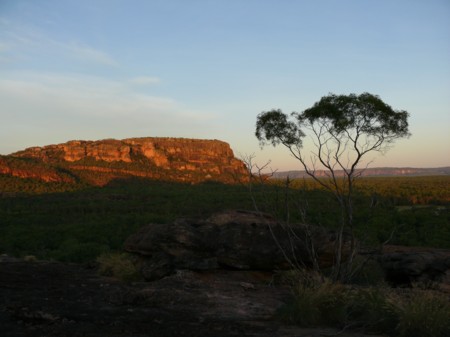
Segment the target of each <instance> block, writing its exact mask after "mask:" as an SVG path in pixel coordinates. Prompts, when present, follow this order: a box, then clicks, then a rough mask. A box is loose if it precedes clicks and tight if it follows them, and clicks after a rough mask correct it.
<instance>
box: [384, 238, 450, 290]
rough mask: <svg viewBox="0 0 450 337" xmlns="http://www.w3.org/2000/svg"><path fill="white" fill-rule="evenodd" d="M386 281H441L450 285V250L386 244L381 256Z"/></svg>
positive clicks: (403, 282)
mask: <svg viewBox="0 0 450 337" xmlns="http://www.w3.org/2000/svg"><path fill="white" fill-rule="evenodd" d="M379 261H380V264H381V267H382V268H383V269H384V272H385V275H386V281H388V282H389V283H391V284H393V285H396V286H403V285H406V286H408V285H412V284H414V283H430V282H434V283H436V284H438V283H441V284H442V285H443V286H445V287H450V250H448V249H435V248H421V247H404V246H389V245H387V246H385V247H384V248H383V252H382V254H381V256H380V258H379Z"/></svg>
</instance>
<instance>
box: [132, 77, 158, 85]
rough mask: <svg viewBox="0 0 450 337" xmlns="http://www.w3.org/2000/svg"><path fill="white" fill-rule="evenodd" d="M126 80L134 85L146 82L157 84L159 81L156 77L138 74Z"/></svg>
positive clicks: (145, 83)
mask: <svg viewBox="0 0 450 337" xmlns="http://www.w3.org/2000/svg"><path fill="white" fill-rule="evenodd" d="M128 82H130V83H131V84H136V85H147V84H157V83H159V82H160V80H159V78H158V77H151V76H138V77H133V78H131V79H129V80H128Z"/></svg>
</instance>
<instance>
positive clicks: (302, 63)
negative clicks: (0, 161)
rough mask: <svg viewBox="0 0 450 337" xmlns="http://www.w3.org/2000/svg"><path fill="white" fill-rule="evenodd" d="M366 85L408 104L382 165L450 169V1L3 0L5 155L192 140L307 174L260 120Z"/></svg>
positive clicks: (0, 136) (0, 84) (1, 148)
mask: <svg viewBox="0 0 450 337" xmlns="http://www.w3.org/2000/svg"><path fill="white" fill-rule="evenodd" d="M363 92H369V93H371V94H374V95H378V96H380V98H381V99H382V100H383V101H384V102H386V103H387V104H389V105H390V106H392V107H393V108H394V109H396V110H406V111H408V112H409V113H410V119H409V124H410V132H411V134H412V136H411V137H410V138H407V139H401V140H398V141H397V142H396V143H395V144H394V146H393V147H392V148H391V149H390V151H389V152H387V153H386V154H384V155H378V154H374V155H373V156H372V158H371V159H373V162H372V163H371V166H372V167H383V166H388V167H442V166H450V149H449V146H450V132H449V131H450V1H448V0H427V1H423V0H396V1H393V0H377V1H371V0H316V1H308V0H189V1H187V0H178V1H177V0H160V1H158V0H147V1H145V0H142V1H140V0H39V1H36V0H0V154H3V155H6V154H9V153H12V152H15V151H19V150H22V149H24V148H27V147H31V146H44V145H49V144H57V143H63V142H66V141H69V140H74V139H82V140H99V139H105V138H116V139H123V138H131V137H185V138H202V139H219V140H223V141H225V142H227V143H229V144H230V145H231V148H232V149H233V151H234V153H235V155H236V156H239V157H248V156H253V157H254V162H255V163H257V164H259V165H263V164H265V163H266V162H267V161H269V160H270V167H271V168H272V169H274V170H281V171H283V170H296V169H300V166H299V163H298V162H297V161H296V160H295V159H294V158H292V157H291V156H290V155H289V153H288V151H287V150H285V149H284V148H282V147H277V148H273V147H265V148H264V149H261V148H260V146H259V142H258V140H257V139H256V137H255V136H254V132H255V123H256V116H257V115H258V114H259V113H260V112H262V111H268V110H271V109H281V110H283V112H286V113H291V112H293V111H297V112H301V111H303V110H305V109H307V108H309V107H311V106H312V105H313V104H314V103H315V102H317V101H318V100H320V98H321V97H323V96H325V95H328V94H329V93H334V94H345V95H347V94H351V93H356V94H361V93H363ZM305 150H308V149H307V148H305Z"/></svg>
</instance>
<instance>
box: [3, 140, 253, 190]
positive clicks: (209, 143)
mask: <svg viewBox="0 0 450 337" xmlns="http://www.w3.org/2000/svg"><path fill="white" fill-rule="evenodd" d="M8 157H12V158H17V159H32V160H34V161H35V162H41V163H44V164H45V165H47V167H50V168H53V169H56V170H57V169H58V168H63V169H64V170H69V171H70V172H71V173H73V174H74V175H75V176H77V175H78V174H77V172H80V171H84V172H100V173H104V174H108V178H107V179H100V180H99V181H101V183H105V180H106V182H107V181H109V180H110V179H113V178H117V177H124V176H138V177H148V178H154V179H165V180H171V181H182V182H194V183H195V182H201V181H205V180H215V181H221V182H233V181H236V179H239V180H242V179H245V177H246V175H247V170H246V168H245V164H244V163H243V162H242V161H241V160H238V159H236V158H235V157H234V154H233V151H232V150H231V148H230V146H229V144H227V143H225V142H223V141H219V140H202V139H185V138H151V137H147V138H128V139H122V140H115V139H106V140H99V141H82V140H75V141H69V142H67V143H63V144H56V145H48V146H43V147H31V148H27V149H25V150H23V151H19V152H16V153H13V154H11V155H10V156H8ZM0 172H1V173H4V174H11V175H16V176H20V175H19V174H18V173H17V172H16V171H15V170H13V169H11V168H8V169H7V168H6V165H2V163H0ZM85 175H86V174H85Z"/></svg>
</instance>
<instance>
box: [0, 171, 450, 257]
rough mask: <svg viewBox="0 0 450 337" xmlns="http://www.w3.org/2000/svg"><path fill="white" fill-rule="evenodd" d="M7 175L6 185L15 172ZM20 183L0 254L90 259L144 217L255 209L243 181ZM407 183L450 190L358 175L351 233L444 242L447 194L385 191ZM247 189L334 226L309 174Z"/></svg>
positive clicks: (7, 206)
mask: <svg viewBox="0 0 450 337" xmlns="http://www.w3.org/2000/svg"><path fill="white" fill-rule="evenodd" d="M3 177H4V176H3ZM1 178H2V176H1V175H0V182H1ZM9 178H11V179H12V181H13V182H12V183H11V186H12V187H13V185H14V184H16V179H19V178H14V177H9ZM5 180H7V179H6V178H5ZM18 182H19V183H18V184H17V185H16V187H17V188H19V189H21V188H23V187H25V186H26V185H27V184H29V185H30V187H29V188H25V189H24V191H29V192H28V193H21V194H19V195H17V194H14V195H11V196H9V195H7V196H5V195H4V196H3V197H0V253H7V254H10V255H15V256H26V255H35V256H36V257H37V258H39V259H58V260H64V261H70V262H86V261H91V260H95V258H96V257H97V256H98V255H99V254H102V253H104V252H108V251H110V250H112V251H114V250H118V249H121V248H122V246H123V243H124V241H125V239H126V238H127V237H128V236H129V235H131V234H132V233H134V232H136V231H137V229H138V228H139V227H140V226H143V225H145V224H147V223H151V222H155V223H169V222H171V221H173V220H174V219H176V218H179V217H203V218H204V217H207V216H209V215H211V214H212V213H214V212H217V211H222V210H224V209H253V204H252V201H251V198H250V196H249V193H248V190H247V189H246V187H245V186H242V185H225V184H221V183H214V182H209V183H203V184H196V185H191V184H180V183H168V182H161V181H152V180H145V179H123V180H114V181H112V182H111V183H109V184H108V185H106V186H104V187H88V188H82V189H81V188H80V189H79V190H71V191H68V192H59V193H42V192H41V193H39V194H35V192H30V191H33V187H32V186H33V184H39V185H36V186H42V187H45V188H47V189H51V188H53V187H52V186H55V185H53V183H47V185H45V184H44V183H41V182H37V181H36V180H31V179H24V180H20V179H19V180H18ZM41 184H42V185H41ZM405 185H409V186H415V188H414V189H410V190H409V191H410V192H409V193H411V195H412V196H413V195H415V194H420V193H421V194H431V195H433V191H434V190H435V189H437V188H440V189H445V188H448V189H449V190H450V188H449V185H450V177H410V178H376V179H374V178H363V179H361V180H360V184H359V186H360V189H361V190H360V192H358V193H357V195H356V198H355V232H356V234H357V237H358V238H359V239H360V240H361V241H362V242H364V243H370V244H373V245H379V244H380V243H382V242H384V241H386V240H387V239H389V238H390V237H391V234H392V232H393V230H394V229H395V230H394V232H393V234H392V239H391V241H390V243H393V244H404V245H415V246H434V247H442V248H446V247H449V246H450V209H449V207H448V206H447V205H449V202H448V201H446V199H445V198H446V196H445V195H443V194H439V193H437V194H436V196H435V197H433V198H431V199H429V200H430V203H429V204H428V205H421V206H420V207H419V205H417V204H413V203H412V202H411V201H410V200H408V199H406V198H405V199H403V198H402V199H399V198H397V197H394V201H393V199H392V197H391V195H396V191H398V190H403V189H404V188H405ZM389 186H392V188H391V189H390V190H389V188H388V187H389ZM62 189H64V188H62ZM42 191H43V190H42ZM370 191H371V192H370ZM14 193H17V190H15V191H14ZM253 193H254V197H255V198H256V201H257V204H258V207H260V209H261V210H262V211H264V212H268V213H271V214H274V215H276V216H277V218H279V219H282V220H289V221H290V222H303V221H306V222H307V223H309V224H311V225H319V226H324V227H326V228H336V227H337V226H338V225H339V223H337V221H336V219H337V218H338V216H339V207H338V205H337V203H336V201H335V199H334V198H333V196H332V195H331V194H330V193H329V192H327V191H325V190H324V189H323V188H322V189H321V188H319V187H318V185H317V183H316V182H314V181H313V180H312V179H305V180H298V181H292V183H291V185H290V186H289V188H288V189H286V188H285V184H284V182H283V181H270V183H269V184H266V185H255V186H254V188H253ZM373 194H376V197H373ZM441 196H442V197H443V198H441ZM433 203H435V205H433ZM400 205H402V206H400ZM423 206H426V207H423Z"/></svg>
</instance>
